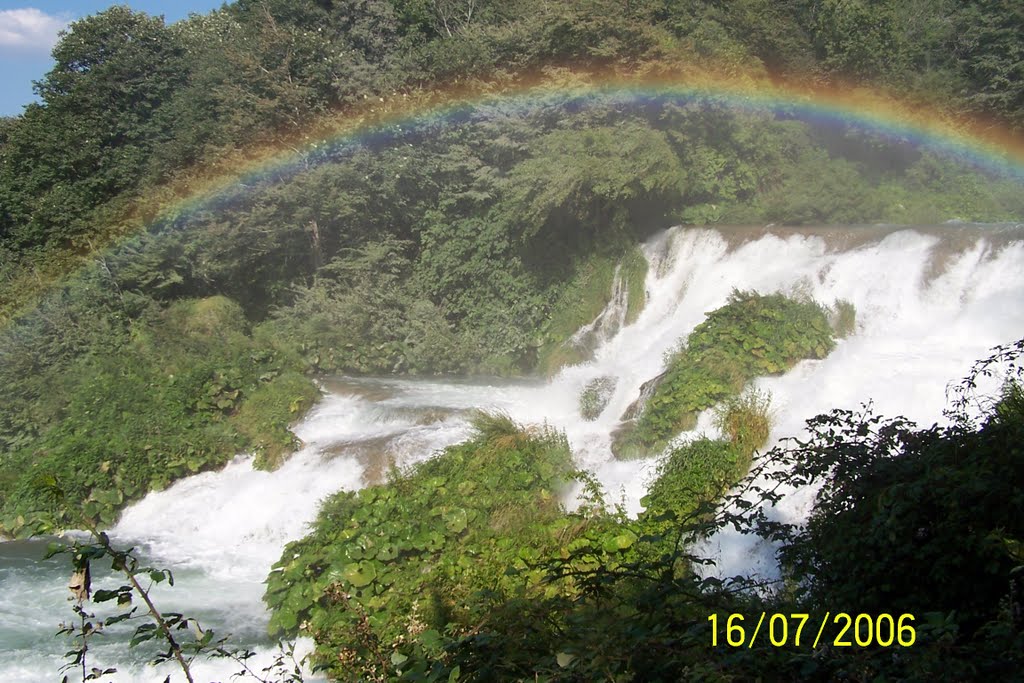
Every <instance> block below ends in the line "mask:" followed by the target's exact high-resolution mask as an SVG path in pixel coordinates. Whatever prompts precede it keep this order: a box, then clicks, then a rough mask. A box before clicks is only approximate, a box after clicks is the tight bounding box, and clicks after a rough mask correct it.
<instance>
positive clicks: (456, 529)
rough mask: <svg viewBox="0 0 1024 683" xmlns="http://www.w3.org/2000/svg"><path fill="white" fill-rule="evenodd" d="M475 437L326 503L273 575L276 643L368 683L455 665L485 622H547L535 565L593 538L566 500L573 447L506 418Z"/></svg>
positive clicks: (485, 423)
mask: <svg viewBox="0 0 1024 683" xmlns="http://www.w3.org/2000/svg"><path fill="white" fill-rule="evenodd" d="M476 427H477V435H476V436H475V437H474V438H472V439H471V440H470V441H468V442H466V443H464V444H461V445H458V446H453V447H450V448H448V449H447V450H446V451H445V452H444V453H443V454H441V455H439V456H438V457H436V458H433V459H431V460H429V461H427V462H424V463H422V464H420V465H417V466H415V467H414V468H412V470H411V471H409V472H405V473H396V474H395V475H394V476H393V478H392V480H391V481H390V482H389V483H387V484H384V485H381V486H373V487H370V488H366V489H363V490H361V491H359V492H345V493H339V494H337V495H335V496H333V497H332V498H330V499H328V500H327V501H326V502H325V503H324V505H323V508H322V509H321V511H320V515H319V517H318V520H317V523H316V527H315V530H314V532H313V533H312V534H311V535H310V536H308V537H307V538H305V539H303V540H301V541H297V542H295V543H291V544H289V545H288V546H287V547H286V548H285V550H284V552H283V554H282V560H281V561H280V562H279V563H278V564H276V565H275V566H274V569H273V571H272V572H271V574H270V577H269V579H268V582H267V595H266V599H267V602H268V604H269V605H270V607H271V608H272V609H273V610H274V615H273V618H272V620H271V623H270V628H271V632H272V633H275V634H278V635H281V634H288V635H295V634H301V635H308V636H312V637H313V638H314V639H315V640H316V642H317V650H316V659H317V661H318V663H319V664H320V665H321V666H324V667H326V669H327V670H328V671H329V672H330V673H331V674H332V676H334V677H337V678H339V679H341V680H365V679H366V678H372V676H373V675H374V674H375V673H377V674H379V673H381V671H380V667H381V664H382V663H383V664H385V665H386V666H387V667H390V666H391V665H393V666H394V668H395V669H396V670H398V671H409V670H410V669H411V670H412V671H413V672H415V671H416V667H417V666H419V667H422V666H424V662H427V661H431V660H441V659H443V658H444V651H445V648H446V647H447V645H448V644H449V643H450V642H451V641H452V639H453V638H454V639H457V638H459V637H463V636H464V637H472V636H473V635H474V631H475V630H477V629H479V628H480V627H481V619H484V620H485V621H490V620H494V619H497V620H498V621H509V622H515V623H517V624H519V625H520V626H524V627H525V626H526V625H527V624H528V623H529V621H530V619H531V618H539V616H540V615H539V614H533V615H531V614H527V613H523V612H521V611H520V610H521V609H522V608H523V607H524V606H526V605H528V604H529V602H528V601H529V600H530V599H532V598H535V597H536V598H539V597H542V596H544V595H545V594H546V593H547V592H549V590H550V589H549V588H547V587H546V586H545V584H544V581H543V579H544V572H543V571H541V570H538V569H537V568H536V567H534V566H533V565H534V562H535V561H536V560H537V559H539V558H541V557H544V556H546V555H547V554H549V553H552V552H555V551H556V550H557V548H558V547H560V545H561V544H563V543H566V542H568V541H569V540H571V538H572V536H573V535H574V534H577V533H579V531H580V530H581V528H582V527H581V526H580V524H579V520H573V519H572V518H569V517H566V516H564V514H563V511H562V508H561V504H560V502H559V494H560V492H561V491H562V490H563V489H564V488H565V487H566V486H567V485H568V484H569V483H570V481H571V479H572V477H573V468H572V460H571V456H570V453H569V448H568V445H567V443H566V442H565V439H564V437H562V436H560V435H558V434H553V433H548V432H540V431H529V430H524V429H523V428H521V427H519V426H518V425H516V424H514V423H513V422H512V421H511V420H509V419H508V418H506V417H503V416H500V415H480V416H478V418H477V419H476ZM540 635H541V634H540V633H539V632H538V634H537V636H536V637H539V636H540ZM507 647H510V648H512V647H515V646H514V644H512V643H508V644H507ZM407 661H408V662H409V665H408V666H404V665H403V663H404V662H407ZM419 674H420V675H426V674H427V671H424V670H422V669H421V670H420V671H419Z"/></svg>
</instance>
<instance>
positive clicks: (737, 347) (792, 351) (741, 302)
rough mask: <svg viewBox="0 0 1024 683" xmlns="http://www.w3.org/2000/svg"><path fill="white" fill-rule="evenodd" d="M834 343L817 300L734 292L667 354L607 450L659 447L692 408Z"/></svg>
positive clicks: (689, 421) (626, 453)
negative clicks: (632, 418)
mask: <svg viewBox="0 0 1024 683" xmlns="http://www.w3.org/2000/svg"><path fill="white" fill-rule="evenodd" d="M833 345H834V342H833V339H832V331H831V328H830V327H829V324H828V318H827V316H826V313H825V310H824V309H823V308H822V307H821V306H819V305H818V304H816V303H814V302H812V301H798V300H795V299H790V298H787V297H785V296H783V295H781V294H772V295H768V296H762V295H759V294H757V293H754V292H739V291H736V292H733V294H732V295H731V296H730V298H729V302H728V303H727V304H726V305H725V306H723V307H721V308H719V309H717V310H715V311H713V312H711V313H710V314H708V317H707V319H706V320H705V321H704V322H702V323H701V324H700V325H698V326H697V327H695V328H694V330H693V332H692V333H691V334H690V336H689V337H688V338H687V340H686V344H685V346H683V347H682V348H681V349H680V350H679V351H678V352H676V353H675V354H674V355H673V356H672V357H671V358H669V360H668V369H667V370H666V372H665V374H664V375H663V376H662V377H661V378H659V380H658V381H657V383H656V386H655V388H654V391H653V393H652V394H651V396H650V397H649V398H648V399H647V401H646V402H645V403H644V405H643V407H642V412H641V413H640V416H639V418H637V420H636V422H635V424H634V425H632V427H631V428H627V429H626V430H625V431H623V432H620V434H619V435H618V437H617V439H616V441H615V443H614V444H613V449H615V452H616V454H617V455H618V456H619V457H636V456H638V455H645V454H648V453H651V452H654V451H658V450H660V449H661V448H663V447H664V445H665V444H666V443H667V440H668V439H670V438H671V437H672V436H673V435H675V434H676V433H678V432H680V431H683V430H686V429H692V428H693V427H694V426H695V425H696V420H697V413H698V412H700V411H702V410H705V409H707V408H710V407H712V406H713V405H715V404H716V403H718V402H719V401H722V400H723V399H726V398H728V397H730V396H735V395H737V394H739V392H740V390H741V389H742V388H743V385H744V384H746V382H748V381H749V380H751V379H753V378H754V377H758V376H763V375H777V374H780V373H783V372H785V371H786V370H788V369H790V368H791V367H793V365H795V364H796V363H797V361H799V360H802V359H804V358H824V357H825V356H826V355H827V354H828V353H829V352H830V351H831V350H832V347H833ZM751 401H752V406H756V405H757V403H758V401H757V400H755V399H751Z"/></svg>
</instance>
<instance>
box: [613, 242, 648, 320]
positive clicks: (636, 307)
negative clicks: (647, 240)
mask: <svg viewBox="0 0 1024 683" xmlns="http://www.w3.org/2000/svg"><path fill="white" fill-rule="evenodd" d="M647 267H648V266H647V259H646V258H645V257H644V255H643V252H641V251H640V249H639V248H638V247H636V246H633V247H632V248H631V249H629V250H628V251H627V252H626V253H625V255H624V256H623V257H622V262H621V263H620V270H619V277H621V278H622V282H623V286H625V288H626V292H627V294H628V297H627V299H626V321H625V322H626V324H627V325H629V324H631V323H634V322H636V319H637V318H638V317H639V316H640V313H641V311H643V310H644V306H645V305H646V304H647V287H646V285H647Z"/></svg>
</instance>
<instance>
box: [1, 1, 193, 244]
mask: <svg viewBox="0 0 1024 683" xmlns="http://www.w3.org/2000/svg"><path fill="white" fill-rule="evenodd" d="M182 56H183V55H182V50H181V46H180V44H179V43H178V42H177V41H176V40H175V37H174V35H173V34H172V33H171V32H170V31H168V30H167V28H166V27H165V26H164V22H163V19H162V18H159V17H156V18H154V17H149V16H147V15H146V14H144V13H141V12H133V11H132V10H130V9H129V8H127V7H123V6H117V7H112V8H110V9H108V10H106V11H104V12H101V13H99V14H96V15H93V16H90V17H86V18H85V19H82V20H80V21H77V22H75V23H73V24H72V25H71V27H70V30H69V31H68V32H67V33H65V34H63V37H62V38H61V40H60V42H59V43H58V44H57V46H56V48H54V51H53V57H54V59H55V61H56V64H55V66H54V68H53V69H52V70H51V71H50V72H49V73H48V74H47V75H46V76H45V77H44V78H43V80H42V81H40V82H38V83H37V84H36V92H37V93H38V94H39V96H40V97H41V98H42V104H41V105H32V106H29V107H28V108H26V111H25V113H24V115H23V116H22V118H21V120H20V121H19V122H18V124H17V125H15V126H13V127H12V128H11V129H10V131H9V136H8V139H7V142H6V144H5V145H4V146H3V150H2V161H3V164H2V167H0V188H2V191H0V196H4V198H5V199H6V200H8V201H10V204H11V205H10V208H9V209H8V211H9V213H10V216H11V219H10V220H11V221H12V222H13V223H14V225H16V226H17V228H16V229H14V230H12V232H13V233H14V235H13V236H14V238H15V241H16V242H17V243H20V244H22V245H27V246H30V245H40V244H46V243H67V242H68V241H70V240H71V239H72V238H74V237H75V236H76V235H79V234H81V233H83V232H85V231H86V230H87V229H88V228H89V227H91V226H90V225H89V223H90V221H89V217H90V215H91V212H92V211H93V210H94V209H95V208H96V207H98V206H100V205H102V204H104V203H105V202H108V201H110V200H112V199H113V198H115V197H118V196H119V195H124V194H130V193H131V192H132V191H133V190H134V189H135V188H137V187H138V184H139V180H140V177H141V175H142V172H143V170H144V168H145V165H146V162H147V159H148V157H149V155H150V153H151V151H152V148H153V146H154V144H155V143H156V142H157V141H158V140H159V139H160V138H161V135H160V131H158V130H154V127H153V125H152V121H153V118H154V114H155V112H156V111H158V110H159V108H160V106H161V105H162V104H163V103H164V102H165V101H167V99H168V98H169V97H170V95H171V94H172V93H173V92H174V91H175V89H176V88H177V87H179V86H180V84H181V83H182V82H183V80H184V76H185V72H184V65H183V62H182ZM5 203H6V202H5Z"/></svg>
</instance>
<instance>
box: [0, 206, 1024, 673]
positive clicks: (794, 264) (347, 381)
mask: <svg viewBox="0 0 1024 683" xmlns="http://www.w3.org/2000/svg"><path fill="white" fill-rule="evenodd" d="M643 252H644V254H645V256H646V258H647V259H648V261H649V264H650V268H649V271H648V276H647V281H646V289H647V292H646V293H647V305H646V307H645V308H644V310H643V312H642V313H641V314H640V316H639V318H638V319H637V320H636V321H635V322H634V323H632V324H630V325H626V326H623V321H624V320H625V315H624V311H623V310H622V307H623V306H625V301H626V300H627V297H626V296H625V295H624V294H623V292H622V291H621V290H622V287H621V283H617V285H616V286H617V290H616V296H614V297H613V298H612V301H611V302H610V303H609V306H608V309H606V310H605V311H604V312H603V313H602V314H601V316H600V317H599V318H598V319H597V320H595V321H594V322H593V323H591V324H590V325H588V326H587V327H586V328H585V329H584V330H581V333H580V335H578V336H580V337H581V338H582V337H583V336H585V337H586V343H587V346H588V347H590V348H593V358H592V360H590V361H589V362H586V363H583V364H580V365H576V366H572V367H568V368H565V369H563V370H562V371H561V372H560V373H559V374H557V375H556V376H555V377H553V378H551V379H549V380H541V379H536V380H522V381H514V382H513V381H504V380H502V381H497V380H494V381H483V380H478V381H469V380H459V381H452V380H419V379H351V378H334V379H331V380H327V381H325V383H324V387H323V388H324V392H325V395H324V397H323V400H322V401H321V402H320V403H319V405H318V406H317V407H316V408H315V409H314V410H313V411H311V413H310V414H309V415H308V416H307V418H306V419H305V420H304V421H303V422H302V423H301V424H299V425H297V427H296V428H295V433H296V434H297V435H298V436H299V438H300V439H302V441H303V442H304V447H303V448H302V449H301V450H300V451H299V452H298V453H296V454H295V455H293V456H292V457H291V458H290V459H289V460H288V461H287V462H286V463H285V464H284V465H283V466H282V467H281V468H280V469H279V470H278V471H276V472H273V473H267V472H260V471H256V470H254V469H253V468H252V465H251V462H252V459H251V458H250V457H248V456H245V455H242V456H239V457H238V458H236V459H235V460H234V461H233V462H232V463H230V464H229V465H228V466H227V467H225V468H224V469H223V470H222V471H219V472H210V473H205V474H200V475H196V476H193V477H190V478H188V479H185V480H182V481H179V482H178V483H176V484H175V485H173V486H171V487H170V488H168V489H167V490H165V491H161V492H158V493H151V494H150V495H149V496H147V497H146V498H145V499H144V500H142V501H141V502H139V503H137V504H135V505H133V506H132V507H130V508H128V509H127V510H125V512H124V514H123V515H122V517H121V519H120V521H119V522H118V524H117V525H116V526H115V527H114V529H112V530H111V536H112V538H113V540H114V542H115V543H116V544H122V545H123V544H128V545H134V546H136V547H138V548H139V549H140V551H141V552H142V553H143V554H144V556H145V559H146V561H148V562H151V563H153V564H154V565H156V566H167V567H170V568H172V569H173V570H174V572H175V578H176V579H177V582H176V585H175V587H173V588H165V587H160V588H159V589H158V590H157V591H156V592H155V595H154V598H155V600H156V601H157V603H158V604H159V605H160V606H161V607H163V608H164V609H165V610H169V611H181V612H183V613H185V614H188V615H192V616H197V617H199V618H200V620H201V621H202V622H203V623H204V625H207V626H212V627H213V628H214V629H215V630H217V631H218V632H221V633H223V634H227V633H231V634H233V640H234V641H235V642H236V643H238V644H240V645H244V646H251V647H255V648H257V649H258V650H260V656H261V657H262V658H264V660H265V659H266V658H267V657H270V656H271V655H272V653H273V646H272V644H269V643H267V642H266V640H265V638H263V636H262V634H263V632H264V630H265V626H266V623H267V614H266V612H265V610H264V608H263V606H262V603H261V595H262V591H263V585H262V581H263V580H264V578H265V577H266V575H267V572H268V570H269V568H270V566H271V564H273V562H275V561H276V560H277V559H278V557H279V556H280V553H281V549H282V547H283V545H284V544H285V543H286V542H288V541H289V540H292V539H296V538H298V537H300V536H302V535H303V533H304V532H305V530H306V529H307V528H308V524H309V523H310V522H311V521H312V520H313V518H314V517H315V514H316V510H317V504H318V501H319V500H320V499H321V498H323V497H324V496H326V495H328V494H330V493H332V492H334V491H337V490H340V489H355V488H358V487H360V486H364V485H366V484H368V483H374V482H378V481H381V480H383V479H384V478H386V476H387V473H388V470H389V469H390V468H391V467H392V466H397V467H402V466H405V465H408V464H410V463H413V462H416V461H418V460H422V459H424V458H428V457H430V456H431V455H432V454H434V453H436V452H437V451H438V450H440V449H442V448H444V447H445V446H447V445H450V444H453V443H457V442H458V441H461V440H463V439H465V438H466V437H467V435H468V434H469V433H470V428H469V424H468V414H469V412H470V411H471V410H472V409H476V408H483V409H490V410H502V411H505V412H506V413H508V414H509V415H510V416H512V417H513V418H514V419H515V420H517V421H519V422H522V423H527V424H541V423H546V424H548V425H550V426H553V427H555V428H558V429H561V430H564V431H565V433H566V435H567V436H568V439H569V442H570V445H571V446H572V449H573V453H574V455H575V458H576V460H577V462H578V464H579V465H580V466H582V467H585V468H587V469H590V470H591V471H593V472H594V473H595V474H596V475H597V477H598V478H599V479H600V481H601V482H602V483H603V484H604V486H605V488H606V490H607V492H608V494H609V499H610V500H611V501H612V502H620V503H621V504H623V505H624V506H625V507H626V509H627V510H629V511H630V512H631V513H634V514H635V513H636V512H638V511H639V510H640V509H641V507H640V499H641V497H642V496H643V494H644V491H645V487H646V482H647V480H648V479H649V477H650V476H651V472H652V465H653V460H647V461H633V462H619V461H616V460H615V459H614V458H612V456H611V453H610V448H609V444H610V435H611V433H612V431H613V430H614V429H615V427H616V426H617V425H618V423H619V418H620V416H621V415H622V414H623V412H624V411H625V410H626V408H627V407H628V406H629V404H630V403H631V402H632V401H633V400H634V399H635V398H636V397H637V395H638V393H639V391H640V386H641V385H642V384H643V383H644V382H645V381H646V380H648V379H650V378H652V377H654V376H655V375H657V374H659V373H660V372H661V370H662V365H663V358H664V356H665V354H666V353H668V352H670V351H671V350H672V349H673V348H675V347H676V345H677V344H678V343H679V341H680V339H682V338H685V336H686V334H687V333H688V332H689V331H690V330H692V329H693V327H694V326H695V325H697V324H698V323H700V322H701V320H702V319H703V318H704V315H705V313H706V312H709V311H711V310H713V309H715V308H718V307H720V306H722V305H723V304H724V303H725V302H726V299H727V298H728V296H729V294H730V292H731V291H732V290H733V289H734V288H738V289H745V290H750V289H753V290H757V291H758V292H761V293H764V294H767V293H771V292H776V291H781V292H784V293H790V294H802V295H808V296H811V297H813V298H814V299H816V300H818V301H819V302H821V303H823V304H826V305H828V304H832V303H833V302H834V301H835V300H836V299H846V300H848V301H850V302H852V303H853V304H854V306H855V307H856V310H857V326H856V331H855V333H854V334H853V335H852V336H851V337H849V338H847V339H845V340H843V341H841V342H840V343H839V344H838V346H837V347H836V349H835V350H834V351H833V352H832V354H831V355H829V356H828V357H827V358H826V359H824V360H820V361H805V362H802V363H800V364H799V365H797V366H796V367H795V368H794V369H793V370H792V371H791V372H789V373H786V374H785V375H783V376H780V377H772V378H764V379H761V380H758V382H757V384H758V385H759V386H760V387H762V388H764V389H767V390H768V391H770V392H771V395H772V405H773V408H774V417H775V424H774V428H773V432H772V437H771V438H772V441H773V442H774V441H776V440H777V439H779V438H782V437H785V436H793V435H798V434H799V433H800V432H801V430H802V426H803V423H804V420H806V419H807V418H809V417H812V416H813V415H816V414H818V413H820V412H824V411H827V410H829V409H832V408H837V407H844V408H856V407H857V406H858V405H859V404H861V403H863V402H866V401H869V400H870V401H873V402H874V405H875V408H876V409H877V410H878V411H879V412H881V413H883V414H888V415H897V414H899V415H904V416H906V417H908V418H910V419H913V420H916V421H918V422H919V423H921V424H931V423H932V422H935V421H940V420H941V419H942V409H943V408H944V407H945V389H946V387H947V384H948V383H949V382H950V381H955V380H957V379H959V378H961V377H963V376H964V375H965V374H966V373H967V371H968V370H969V368H970V365H971V363H972V362H973V361H974V360H975V359H978V358H982V357H985V356H986V355H987V351H988V350H989V349H990V348H991V347H992V346H994V345H996V344H1000V343H1006V342H1009V341H1012V340H1014V339H1016V338H1017V337H1020V336H1021V335H1022V334H1024V226H1020V225H1016V226H1012V225H988V226H973V225H961V224H956V225H944V226H928V227H914V228H906V227H886V226H870V227H844V228H820V229H782V228H735V229H729V228H721V229H683V228H673V229H671V230H668V231H665V232H663V233H660V234H659V235H657V236H655V237H653V238H652V239H650V240H649V241H648V242H647V243H645V244H644V245H643ZM598 377H614V378H616V380H617V381H616V383H615V389H614V391H613V393H612V394H611V397H610V399H609V402H608V404H607V406H606V407H605V409H604V410H603V412H602V413H601V414H600V415H599V416H598V418H597V419H596V420H594V421H592V422H588V421H585V420H584V419H582V417H581V416H580V414H579V402H578V398H579V394H580V392H581V391H582V389H583V388H584V386H586V384H587V383H588V382H590V381H591V380H593V379H595V378H598ZM701 431H704V432H707V433H711V432H713V431H714V428H713V426H712V424H711V420H710V417H709V416H708V415H706V414H705V415H703V416H701V419H700V420H699V422H698V426H697V429H696V430H695V432H694V434H696V433H699V432H701ZM683 436H684V438H685V436H686V435H683ZM809 498H810V496H809V494H808V493H807V492H797V494H796V495H793V496H791V497H789V498H787V500H786V501H784V504H783V505H782V506H781V507H780V508H779V509H778V510H777V511H775V513H774V514H778V515H781V516H783V517H786V518H789V519H800V518H801V516H802V515H804V514H806V509H807V505H808V503H809ZM567 503H568V504H570V505H571V504H572V500H571V499H570V500H567ZM44 546H45V543H44V542H12V543H4V544H0V652H2V653H3V654H2V657H0V680H3V681H6V682H9V683H37V682H39V681H54V680H59V679H60V677H59V675H58V674H57V671H58V669H59V667H60V665H61V664H62V663H63V660H62V654H63V653H64V651H66V650H67V649H69V648H68V647H67V643H66V642H64V641H63V640H62V639H60V638H55V637H54V633H55V631H56V630H57V626H58V624H59V623H60V622H61V621H65V620H69V619H70V618H71V617H72V613H71V605H70V603H69V602H68V597H67V596H68V591H67V588H66V585H67V579H68V573H69V572H68V570H67V560H66V559H63V560H61V558H56V559H54V560H49V561H46V562H40V561H38V559H37V558H38V557H39V556H40V555H41V554H42V552H43V547H44ZM707 550H708V552H711V553H713V554H715V555H717V556H718V557H719V558H720V570H721V571H724V572H726V573H729V574H731V573H736V572H738V571H750V570H753V571H757V572H760V573H762V574H770V573H771V572H772V571H773V562H772V553H771V549H770V548H764V547H760V546H757V545H755V544H752V543H751V542H750V541H749V540H748V539H746V538H737V537H734V536H730V535H728V534H723V535H721V536H719V537H717V538H716V539H714V540H713V541H712V542H711V543H710V544H709V547H708V548H707ZM94 583H96V584H102V583H103V582H102V580H101V579H99V578H97V579H94ZM122 637H123V635H122ZM101 640H102V641H105V642H102V643H101V644H98V646H97V648H96V649H95V650H94V651H93V652H92V653H91V656H92V657H94V661H95V663H96V665H102V666H114V667H117V668H118V669H119V674H118V675H116V676H112V677H108V676H105V677H103V679H102V680H104V681H106V680H108V679H110V680H118V681H136V680H137V681H158V680H163V677H164V676H165V675H166V674H167V673H171V674H172V676H173V673H174V669H173V668H172V667H162V668H161V669H160V672H159V673H158V672H157V671H154V670H153V669H151V668H148V667H146V666H144V665H143V664H142V663H141V660H142V659H143V655H142V653H131V652H129V651H127V650H126V649H125V647H124V643H123V641H121V642H119V636H118V634H117V633H116V632H114V633H111V634H108V635H107V636H105V637H104V638H103V639H101ZM237 669H238V667H237V665H234V664H232V663H230V662H224V661H215V662H210V663H204V664H202V665H201V666H200V667H199V671H198V678H197V680H203V681H207V680H223V681H227V680H229V678H230V674H231V673H232V672H234V671H237ZM70 673H71V676H70V680H76V679H75V677H74V672H70ZM178 678H180V674H179V675H178V676H177V677H172V680H177V679H178Z"/></svg>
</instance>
